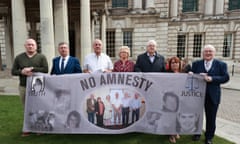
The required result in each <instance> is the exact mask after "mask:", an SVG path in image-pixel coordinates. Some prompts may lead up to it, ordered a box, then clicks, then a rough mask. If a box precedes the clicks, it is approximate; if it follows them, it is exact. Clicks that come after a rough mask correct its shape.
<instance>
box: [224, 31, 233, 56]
mask: <svg viewBox="0 0 240 144" xmlns="http://www.w3.org/2000/svg"><path fill="white" fill-rule="evenodd" d="M231 49H232V34H225V35H224V41H223V52H222V56H223V57H230V54H231Z"/></svg>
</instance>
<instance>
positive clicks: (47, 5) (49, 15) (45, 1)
mask: <svg viewBox="0 0 240 144" xmlns="http://www.w3.org/2000/svg"><path fill="white" fill-rule="evenodd" d="M39 2H40V23H41V27H40V33H41V48H42V53H43V54H44V55H45V56H46V57H47V60H48V66H49V69H51V67H52V59H53V58H54V57H55V45H54V33H53V7H52V0H39Z"/></svg>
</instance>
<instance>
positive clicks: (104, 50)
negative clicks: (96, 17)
mask: <svg viewBox="0 0 240 144" xmlns="http://www.w3.org/2000/svg"><path fill="white" fill-rule="evenodd" d="M101 39H102V43H103V52H104V53H106V46H107V44H106V14H105V13H103V14H102V25H101Z"/></svg>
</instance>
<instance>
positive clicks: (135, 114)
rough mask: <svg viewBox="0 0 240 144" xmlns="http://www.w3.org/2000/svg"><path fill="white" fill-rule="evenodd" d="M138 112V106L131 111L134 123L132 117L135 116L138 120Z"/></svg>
mask: <svg viewBox="0 0 240 144" xmlns="http://www.w3.org/2000/svg"><path fill="white" fill-rule="evenodd" d="M139 113H140V109H139V108H138V109H135V110H133V111H132V123H134V118H135V117H136V121H138V119H139Z"/></svg>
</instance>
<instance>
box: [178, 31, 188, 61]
mask: <svg viewBox="0 0 240 144" xmlns="http://www.w3.org/2000/svg"><path fill="white" fill-rule="evenodd" d="M185 43H186V35H178V39H177V57H179V58H183V57H185Z"/></svg>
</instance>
